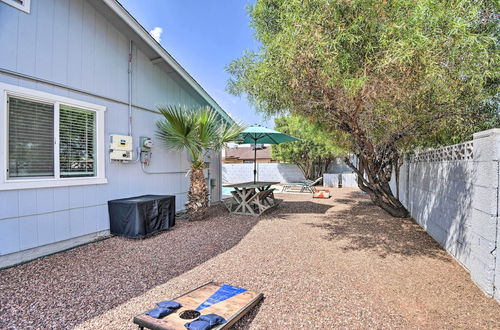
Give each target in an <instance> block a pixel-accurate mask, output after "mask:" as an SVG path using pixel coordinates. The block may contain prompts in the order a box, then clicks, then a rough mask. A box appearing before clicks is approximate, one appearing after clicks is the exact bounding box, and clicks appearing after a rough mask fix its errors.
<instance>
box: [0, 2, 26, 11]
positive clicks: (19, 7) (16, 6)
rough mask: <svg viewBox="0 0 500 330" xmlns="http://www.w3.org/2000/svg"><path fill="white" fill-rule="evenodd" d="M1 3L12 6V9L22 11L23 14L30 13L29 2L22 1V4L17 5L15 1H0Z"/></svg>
mask: <svg viewBox="0 0 500 330" xmlns="http://www.w3.org/2000/svg"><path fill="white" fill-rule="evenodd" d="M0 1H2V2H5V3H6V4H8V5H9V6H12V7H14V8H17V9H19V10H22V11H24V12H25V13H28V14H29V13H30V8H31V0H23V3H19V2H17V1H15V0H0Z"/></svg>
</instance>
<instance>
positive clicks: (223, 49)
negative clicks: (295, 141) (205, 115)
mask: <svg viewBox="0 0 500 330" xmlns="http://www.w3.org/2000/svg"><path fill="white" fill-rule="evenodd" d="M119 1H120V3H121V4H122V5H123V6H124V7H125V8H126V9H127V10H128V11H129V12H130V13H131V14H132V15H133V16H134V17H135V18H136V19H137V20H138V21H139V22H140V23H141V24H142V25H143V26H144V27H145V28H146V29H147V30H148V31H151V30H154V29H155V28H157V29H155V30H154V31H155V32H156V33H158V32H159V31H160V29H161V30H162V31H163V32H161V35H160V39H161V41H160V43H161V45H162V46H163V47H164V48H165V49H166V50H167V51H168V52H169V53H170V54H171V55H172V56H173V57H174V58H175V59H176V60H177V61H178V62H179V63H180V64H181V65H182V66H183V67H184V68H185V69H186V70H187V71H188V72H189V73H190V74H191V75H192V76H193V77H194V78H195V79H196V80H197V81H198V82H199V83H200V84H201V85H202V86H203V88H205V90H206V91H207V92H208V93H209V94H210V95H211V96H212V97H213V98H214V99H215V100H216V101H217V103H219V105H220V106H221V107H222V108H224V110H226V111H227V112H228V113H230V114H231V115H232V116H233V117H234V118H235V119H237V120H241V121H243V122H245V123H246V124H248V125H251V124H255V123H257V124H261V125H264V126H267V127H271V128H272V127H273V122H272V120H267V121H266V119H265V118H264V116H263V115H262V114H260V113H257V112H256V111H255V110H254V109H253V108H252V107H251V106H250V105H249V104H248V103H247V101H246V99H245V98H244V97H242V98H240V97H236V96H233V95H231V94H229V93H227V92H226V86H227V80H228V77H229V75H228V74H227V73H226V71H225V70H224V68H225V66H226V65H227V64H228V63H230V62H231V61H232V60H234V59H236V58H239V57H240V56H241V55H242V54H243V53H244V51H245V50H246V49H249V50H256V49H257V48H258V43H257V42H256V41H255V40H254V39H253V31H252V29H251V28H250V26H249V17H248V15H247V11H246V7H247V5H249V4H251V3H252V2H253V1H252V0H119ZM158 28H160V29H158ZM153 34H154V33H153Z"/></svg>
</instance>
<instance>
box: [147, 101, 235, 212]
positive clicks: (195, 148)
mask: <svg viewBox="0 0 500 330" xmlns="http://www.w3.org/2000/svg"><path fill="white" fill-rule="evenodd" d="M158 110H159V111H160V113H161V114H162V115H163V119H162V120H160V121H158V122H157V136H158V137H159V138H160V139H161V140H162V141H163V142H164V143H165V145H166V146H167V148H170V149H175V150H179V151H187V152H188V155H189V158H190V162H191V169H190V179H191V180H190V186H189V192H188V202H187V204H186V210H187V212H188V216H189V217H190V219H192V220H199V219H202V218H203V217H204V216H205V214H206V210H207V208H208V204H209V200H208V196H209V194H208V186H207V182H206V180H205V175H204V173H203V169H204V168H205V158H206V156H207V155H208V154H209V153H210V152H219V151H221V150H222V149H223V148H224V147H225V146H226V144H227V143H228V142H232V141H236V140H238V138H239V135H240V134H241V132H242V130H243V128H244V127H243V126H241V125H240V124H239V123H235V122H227V121H224V119H222V118H221V117H220V115H219V114H218V113H217V112H216V111H215V110H213V109H212V108H209V107H202V108H199V109H195V108H188V107H186V106H167V107H159V108H158Z"/></svg>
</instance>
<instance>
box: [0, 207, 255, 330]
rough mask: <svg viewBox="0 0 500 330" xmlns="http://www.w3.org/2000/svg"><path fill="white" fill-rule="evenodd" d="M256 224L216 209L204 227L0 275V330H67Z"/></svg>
mask: <svg viewBox="0 0 500 330" xmlns="http://www.w3.org/2000/svg"><path fill="white" fill-rule="evenodd" d="M258 221H259V218H257V217H248V216H234V215H229V214H228V213H227V211H226V210H225V208H224V207H223V206H222V205H216V206H214V207H212V208H211V209H210V214H209V217H208V218H207V220H205V221H196V222H188V221H185V220H181V221H177V224H176V226H175V227H174V228H173V229H171V230H168V231H165V232H163V233H161V234H159V235H155V236H152V237H149V238H146V239H137V240H134V239H126V238H121V237H112V238H110V239H107V240H103V241H100V242H96V243H92V244H88V245H85V246H81V247H77V248H74V249H72V250H68V251H65V252H61V253H57V254H54V255H51V256H48V257H45V258H42V259H38V260H35V261H33V262H29V263H27V264H23V265H20V266H17V267H13V268H9V269H5V270H2V271H0V328H2V329H3V328H9V327H12V328H18V329H24V328H35V329H41V328H45V329H46V328H58V329H63V328H71V327H73V326H75V325H77V324H79V323H82V322H84V321H85V320H88V319H90V318H93V317H96V316H98V315H100V314H101V313H104V312H106V311H107V310H109V309H111V308H114V307H116V306H118V305H120V304H122V303H124V302H126V301H128V300H129V299H131V298H133V297H135V296H138V295H140V294H143V293H144V292H146V291H148V290H149V289H152V288H154V287H156V286H158V285H160V284H163V283H165V282H167V281H168V280H170V279H172V278H174V277H177V276H179V275H181V274H183V273H185V272H187V271H189V270H191V269H193V268H195V267H196V266H198V265H200V264H202V263H204V262H206V261H207V260H209V259H211V258H214V257H216V256H217V255H219V254H221V253H224V252H226V251H227V250H229V249H231V248H232V247H233V246H235V245H236V244H238V243H239V242H240V241H241V240H242V239H243V238H244V237H245V236H246V234H247V233H248V232H249V231H250V230H251V229H252V228H253V227H254V226H255V225H256V224H257V223H258ZM166 298H168V297H166ZM151 303H154V302H151ZM138 312H139V311H138ZM130 316H131V317H132V316H133V315H130Z"/></svg>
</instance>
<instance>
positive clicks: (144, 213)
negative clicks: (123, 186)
mask: <svg viewBox="0 0 500 330" xmlns="http://www.w3.org/2000/svg"><path fill="white" fill-rule="evenodd" d="M108 210H109V222H110V230H111V234H113V235H119V236H125V237H132V238H141V237H145V236H147V235H149V234H152V233H155V232H158V231H160V230H164V229H168V228H171V227H173V226H174V225H175V196H170V195H144V196H137V197H131V198H123V199H115V200H112V201H108Z"/></svg>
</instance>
